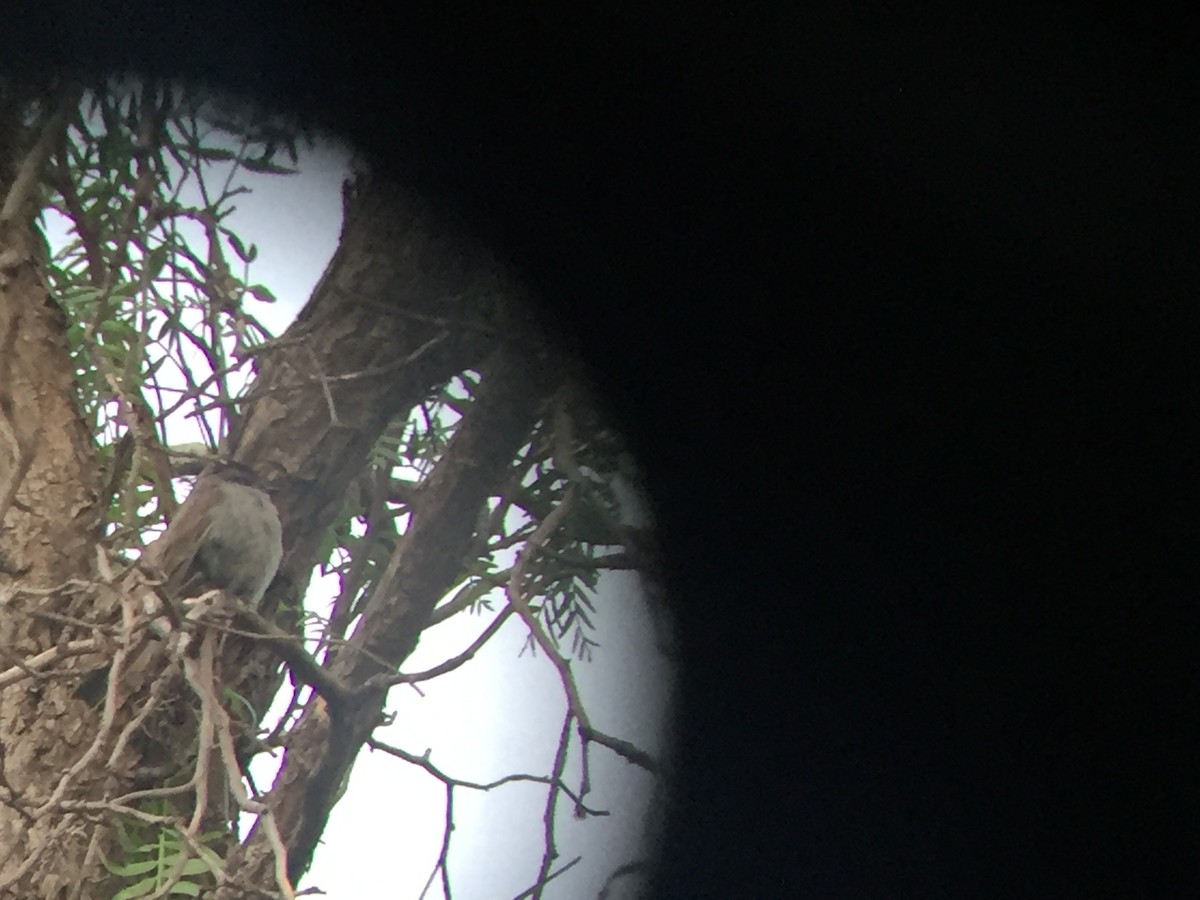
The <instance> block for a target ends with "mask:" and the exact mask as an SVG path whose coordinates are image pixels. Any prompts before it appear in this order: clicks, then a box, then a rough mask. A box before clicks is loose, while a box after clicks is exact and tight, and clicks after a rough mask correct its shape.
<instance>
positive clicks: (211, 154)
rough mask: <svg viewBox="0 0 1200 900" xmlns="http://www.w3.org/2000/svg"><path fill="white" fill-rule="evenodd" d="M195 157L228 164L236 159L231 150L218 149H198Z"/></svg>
mask: <svg viewBox="0 0 1200 900" xmlns="http://www.w3.org/2000/svg"><path fill="white" fill-rule="evenodd" d="M196 155H197V156H199V157H200V158H201V159H207V160H209V161H211V162H229V161H230V160H234V159H237V154H236V153H234V152H233V151H232V150H222V149H221V148H220V147H198V148H197V149H196Z"/></svg>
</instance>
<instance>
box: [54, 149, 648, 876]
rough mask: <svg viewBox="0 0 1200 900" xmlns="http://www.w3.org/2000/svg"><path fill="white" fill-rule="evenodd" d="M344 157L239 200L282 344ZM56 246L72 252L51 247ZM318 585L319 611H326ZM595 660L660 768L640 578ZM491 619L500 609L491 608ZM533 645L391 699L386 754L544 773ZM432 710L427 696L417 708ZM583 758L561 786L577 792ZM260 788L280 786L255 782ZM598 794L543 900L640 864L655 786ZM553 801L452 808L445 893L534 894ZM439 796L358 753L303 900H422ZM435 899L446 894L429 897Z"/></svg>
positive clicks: (549, 698) (610, 608)
mask: <svg viewBox="0 0 1200 900" xmlns="http://www.w3.org/2000/svg"><path fill="white" fill-rule="evenodd" d="M348 159H349V154H348V152H346V151H345V150H343V149H341V148H337V147H334V146H332V145H321V146H318V147H317V148H316V149H315V150H313V151H308V152H304V153H303V155H302V157H301V163H300V168H301V174H300V175H297V176H289V177H282V176H253V175H247V179H248V183H249V184H250V186H251V187H252V188H253V193H252V194H249V195H243V196H241V197H238V198H237V200H236V201H235V203H236V206H237V212H236V213H234V215H233V216H232V217H231V219H230V221H229V223H228V224H229V225H230V226H231V227H232V228H233V230H234V231H235V232H237V233H238V234H239V236H240V237H241V238H242V239H243V241H244V242H245V243H246V244H247V245H249V244H250V243H255V244H257V245H258V250H259V255H258V258H257V259H256V261H255V262H254V263H252V264H251V267H250V281H251V282H258V283H261V284H264V285H266V286H267V287H268V288H270V289H271V290H272V291H273V292H274V293H275V295H276V297H278V303H276V304H273V305H268V304H263V303H260V302H258V301H256V300H253V299H247V301H246V302H247V304H249V307H250V311H251V312H252V314H253V315H255V316H256V317H258V318H259V320H260V321H262V322H263V323H264V325H266V326H267V327H269V328H270V329H271V330H272V331H273V332H274V333H275V334H281V333H282V332H283V331H284V330H285V329H286V328H287V326H288V324H289V323H290V322H291V321H292V319H293V318H294V317H295V315H296V313H297V312H298V311H299V310H300V308H301V307H302V306H303V304H304V303H305V302H306V301H307V299H308V297H309V294H310V293H311V291H312V288H313V287H314V286H315V284H316V282H317V280H318V279H319V278H320V276H321V273H322V272H323V271H324V269H325V266H326V264H327V263H328V261H329V258H330V256H331V255H332V254H333V251H334V249H335V247H336V244H337V239H338V234H339V231H340V227H341V217H342V201H341V185H342V180H343V178H344V177H345V175H346V172H347V165H348ZM50 230H51V233H50V234H48V237H49V238H50V240H51V242H52V244H57V241H58V240H59V239H60V238H59V236H58V235H56V234H54V233H53V231H54V229H50ZM335 587H336V585H331V586H329V587H327V589H326V590H325V591H324V592H322V586H321V585H319V583H318V582H316V581H314V583H313V586H312V588H311V589H310V592H309V603H310V606H316V605H317V604H316V603H314V600H316V598H318V597H322V596H328V595H331V592H332V591H333V590H334V589H335ZM595 605H596V615H595V617H594V622H595V624H596V626H597V631H596V634H595V635H594V636H595V638H596V639H597V640H598V641H599V643H600V646H599V647H598V648H596V650H595V652H594V655H593V660H592V661H591V662H589V663H580V662H575V663H574V670H575V673H576V679H577V682H578V685H579V689H580V692H581V695H582V698H583V701H584V703H585V706H586V708H587V709H588V711H589V714H590V716H591V719H592V724H593V725H594V726H595V727H596V728H598V729H600V730H601V731H605V732H607V733H609V734H611V735H613V736H615V737H619V738H622V739H625V740H628V741H631V742H633V743H634V744H636V745H637V746H638V747H640V748H641V749H643V750H646V751H647V752H649V753H651V754H653V755H655V756H656V757H657V758H659V759H662V758H663V757H664V755H665V752H666V751H667V737H668V732H667V728H666V717H667V713H668V708H669V706H670V693H671V675H670V672H671V669H670V665H669V664H668V663H667V661H666V660H665V658H664V657H663V655H662V653H661V651H660V650H659V649H658V646H657V642H656V638H655V631H654V629H653V627H652V623H651V621H650V618H649V614H648V609H647V605H646V601H645V598H644V597H643V595H642V592H641V590H640V588H639V584H638V578H637V576H636V575H635V574H633V573H627V572H618V573H608V574H606V575H605V576H604V577H603V578H602V580H601V582H600V587H599V591H598V596H597V597H596V598H595ZM496 608H497V610H499V608H500V604H497V605H496ZM489 615H494V613H493V614H484V615H482V616H473V615H470V614H469V613H463V614H460V615H458V616H455V617H454V618H452V619H450V620H448V621H446V622H444V623H442V624H440V625H438V626H436V627H435V628H434V629H431V631H430V632H429V633H427V634H426V635H425V636H423V637H422V640H421V643H420V645H419V646H418V648H417V650H416V652H415V653H414V655H413V656H412V657H411V658H410V659H409V661H408V662H407V663H406V664H405V666H404V671H410V672H415V671H421V670H424V669H426V668H429V667H431V666H433V665H436V664H437V663H439V662H441V661H443V660H445V659H446V658H448V657H451V656H454V655H456V654H458V653H460V652H462V651H463V650H464V649H466V647H467V646H468V645H469V644H470V643H471V642H472V641H473V640H474V639H475V638H476V637H477V636H478V635H479V633H480V632H482V631H483V630H484V628H486V626H487V625H488V623H489V621H490V618H488V616H489ZM526 635H527V630H526V629H525V626H524V625H523V624H522V623H521V622H520V620H519V619H518V618H517V617H515V616H514V617H512V618H511V619H510V620H509V621H508V622H507V623H506V624H505V626H504V627H503V628H502V629H501V630H500V631H499V632H498V633H497V634H496V635H495V636H494V637H493V639H492V640H491V642H490V643H489V644H488V646H487V647H486V648H484V650H483V651H482V652H480V653H479V654H478V655H477V656H476V658H475V659H474V660H472V661H471V662H469V663H467V664H466V665H465V666H463V667H461V668H460V669H458V670H456V671H454V672H452V673H449V674H447V675H444V676H442V677H440V678H437V679H435V680H433V681H429V682H424V683H423V684H421V685H420V688H421V693H418V692H417V691H416V690H414V689H413V688H412V687H411V686H400V687H397V688H395V689H393V690H392V692H391V695H390V697H389V702H388V709H389V711H390V712H392V713H395V715H396V720H395V724H393V725H391V726H390V727H388V728H381V729H379V730H378V731H377V732H376V736H377V737H378V738H379V739H380V740H382V741H385V742H387V743H389V744H392V745H394V746H398V747H400V748H402V749H404V750H407V751H409V752H412V753H415V754H418V755H419V754H423V753H425V752H426V751H427V750H428V751H430V759H431V761H432V762H433V763H434V764H435V765H437V766H438V767H439V768H440V769H442V771H444V772H446V773H447V774H449V775H451V776H454V777H457V778H461V779H465V780H470V781H476V782H488V781H492V780H495V779H497V778H500V777H502V776H504V775H506V774H511V773H519V772H523V773H529V774H535V775H546V774H548V773H549V771H550V768H551V765H552V762H553V758H554V754H555V751H556V749H557V742H558V736H559V731H560V729H561V726H562V719H563V716H564V715H565V712H566V701H565V699H564V697H563V694H562V687H561V684H560V682H559V680H558V675H557V673H556V672H555V670H554V668H553V667H552V665H551V664H550V663H549V661H548V660H547V659H546V658H545V657H544V656H542V655H539V656H537V657H532V656H531V655H530V654H529V653H526V654H525V655H523V656H520V655H519V654H520V651H521V648H522V645H523V644H524V642H525V638H526ZM422 694H423V695H424V696H422ZM577 747H578V743H577V741H576V742H575V747H574V748H573V752H572V754H571V757H570V759H569V761H568V766H567V775H566V781H567V783H568V784H569V785H570V784H575V785H576V786H577V784H578V772H579V754H578V752H577ZM255 773H256V778H257V780H258V783H259V786H260V788H264V789H265V788H266V787H267V786H268V785H269V784H270V775H269V774H268V773H267V772H266V771H264V769H263V767H261V766H256V767H255ZM591 780H592V785H593V790H592V793H591V794H589V795H588V798H587V800H586V801H585V802H586V803H587V805H588V806H589V807H591V808H593V809H595V808H600V809H607V810H609V811H610V813H611V815H610V816H608V817H601V818H594V817H593V818H588V819H586V820H584V821H582V822H580V821H577V820H575V819H574V818H573V816H572V804H571V803H570V801H569V800H567V799H566V798H565V797H563V798H561V799H560V805H559V808H558V815H557V823H558V827H557V835H558V848H559V853H560V857H559V859H558V861H557V865H556V866H555V867H554V868H557V866H558V865H562V864H564V863H566V862H569V861H570V860H571V859H573V858H574V857H575V856H578V855H582V856H583V860H582V861H581V862H580V863H579V864H577V865H576V866H574V867H573V868H572V869H571V870H570V871H568V872H566V873H565V874H563V875H562V876H561V877H559V878H557V879H555V880H554V881H552V882H551V883H550V885H549V886H548V887H547V888H546V890H545V892H544V896H545V897H546V898H572V900H574V898H592V897H596V896H597V893H598V892H599V891H600V889H601V886H602V885H603V883H604V881H605V879H606V878H607V876H608V875H609V873H610V872H611V871H612V870H613V869H614V868H616V867H617V866H619V865H621V864H623V863H626V862H630V861H633V860H635V859H640V858H645V850H644V847H643V835H644V833H645V828H646V822H645V820H646V817H647V813H648V812H649V811H650V810H651V808H652V807H653V808H655V809H657V808H659V807H661V803H662V799H661V797H659V796H656V791H657V785H656V783H655V779H654V778H652V777H651V776H650V775H648V774H647V773H646V772H644V771H642V770H641V769H639V768H637V767H635V766H633V765H631V764H629V763H626V762H625V761H624V760H623V759H621V758H620V757H618V756H616V755H615V754H613V753H612V752H610V751H608V750H606V749H605V748H603V747H599V746H593V748H592V752H591ZM547 790H548V788H547V787H545V786H543V785H537V784H521V783H516V784H508V785H505V786H502V787H500V788H497V789H495V790H493V791H490V792H487V793H482V792H476V791H467V790H463V789H458V790H456V791H455V824H456V828H455V831H454V837H453V840H452V842H451V848H450V878H451V888H452V891H453V896H454V897H455V898H457V900H476V898H479V900H492V898H512V897H515V896H517V895H519V894H520V893H521V892H522V891H524V890H525V889H527V888H528V887H530V885H531V884H532V883H533V881H534V879H535V878H536V875H537V872H538V867H539V865H540V862H541V857H542V852H543V843H542V840H543V827H542V815H543V812H544V807H545V798H546V792H547ZM444 798H445V792H444V789H443V786H442V784H441V782H439V781H437V780H436V779H434V778H433V777H432V776H430V775H428V774H426V773H425V772H423V771H422V770H420V769H418V768H417V767H415V766H411V765H409V764H407V763H405V762H403V761H401V760H398V759H395V758H393V757H390V756H387V755H385V754H383V753H379V752H370V751H366V750H364V751H363V753H362V754H361V755H360V757H359V760H358V764H357V766H356V767H355V769H354V773H353V776H352V778H351V781H350V786H349V789H348V791H347V793H346V795H345V796H344V797H343V799H342V801H341V802H340V803H339V804H338V806H337V807H336V808H335V809H334V811H333V813H332V815H331V816H330V819H329V824H328V827H327V829H326V831H325V836H324V845H323V846H322V847H321V849H320V850H319V851H318V852H317V855H316V858H315V861H314V865H313V867H312V870H311V873H310V874H309V876H308V877H307V878H305V879H304V880H303V882H302V883H301V885H300V887H301V888H302V889H303V888H313V887H316V888H320V889H322V890H323V891H324V892H325V896H327V897H328V898H330V900H360V898H380V900H391V898H395V900H415V898H417V897H418V896H420V894H421V890H422V888H423V887H424V886H425V884H426V882H427V881H428V879H429V875H430V872H431V871H432V867H433V865H434V862H435V861H436V859H437V856H438V853H439V851H440V848H441V840H442V824H443V817H444ZM643 886H644V881H643V880H642V878H640V877H639V876H631V877H628V878H623V879H620V880H619V881H617V882H616V883H615V884H614V886H613V888H612V890H611V892H610V894H609V897H610V898H612V900H621V898H632V897H635V896H638V895H639V892H640V890H641V889H642V888H643ZM425 896H426V897H429V898H441V897H442V896H443V895H442V890H441V884H440V878H438V879H435V880H434V884H433V886H432V887H431V888H430V890H429V892H428V893H427V894H426V895H425Z"/></svg>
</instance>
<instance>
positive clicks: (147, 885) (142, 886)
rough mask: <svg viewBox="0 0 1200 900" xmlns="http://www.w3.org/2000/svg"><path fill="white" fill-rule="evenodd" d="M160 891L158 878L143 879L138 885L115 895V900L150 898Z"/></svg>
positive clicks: (123, 889) (133, 885)
mask: <svg viewBox="0 0 1200 900" xmlns="http://www.w3.org/2000/svg"><path fill="white" fill-rule="evenodd" d="M156 890H158V879H157V878H143V879H142V880H141V881H139V882H138V883H137V884H131V885H130V886H129V887H127V888H122V889H121V890H119V891H117V892H116V893H115V894H113V900H134V898H136V897H149V896H150V895H151V894H153V893H154V892H155V891H156Z"/></svg>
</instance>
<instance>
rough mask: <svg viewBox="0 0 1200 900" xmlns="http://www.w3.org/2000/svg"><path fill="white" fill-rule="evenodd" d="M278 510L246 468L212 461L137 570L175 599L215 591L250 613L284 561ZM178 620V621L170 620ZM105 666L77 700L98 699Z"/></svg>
mask: <svg viewBox="0 0 1200 900" xmlns="http://www.w3.org/2000/svg"><path fill="white" fill-rule="evenodd" d="M282 536H283V529H282V527H281V525H280V522H279V512H278V510H276V509H275V504H274V503H272V502H271V498H270V497H269V496H267V492H266V491H265V490H264V486H263V483H262V481H261V480H260V479H259V478H258V476H257V475H256V474H255V473H254V471H253V470H252V469H250V468H249V467H248V466H245V465H243V464H241V463H236V462H215V463H212V464H211V465H209V466H208V467H207V468H206V469H205V470H204V471H203V472H201V473H200V475H199V477H197V479H196V484H195V486H194V487H193V488H192V492H191V493H190V494H188V495H187V498H186V499H185V500H184V501H183V503H181V504H180V506H179V509H177V510H176V511H175V516H174V517H173V518H172V519H171V523H170V524H169V525H168V526H167V530H166V531H165V532H163V535H162V537H160V538H159V539H158V540H157V541H155V542H154V543H153V544H151V545H150V546H149V547H148V548H146V552H145V553H144V554H143V556H142V560H141V562H140V564H139V565H140V567H141V568H142V569H143V570H145V571H146V573H147V574H149V575H151V576H153V577H159V576H161V577H162V579H163V582H162V585H161V587H160V588H159V590H160V591H161V592H162V593H163V595H164V596H165V597H166V598H167V601H168V603H171V604H173V608H174V609H176V610H178V604H179V602H180V601H182V600H185V599H188V598H192V597H197V596H199V595H200V594H203V593H205V592H206V591H209V590H212V589H214V588H219V589H220V590H221V591H223V592H224V593H225V594H226V595H227V596H229V597H231V598H233V599H234V600H235V601H236V602H237V603H238V604H240V605H242V606H243V607H245V608H247V609H251V610H257V609H258V606H259V604H260V603H261V602H262V598H263V595H264V594H265V593H266V591H267V587H268V585H270V583H271V580H272V579H273V578H274V577H275V572H276V570H278V568H279V560H280V559H281V557H282V556H283V541H282ZM171 618H172V619H174V620H175V621H176V622H178V616H177V615H172V616H171ZM107 680H108V667H105V668H103V669H98V670H95V671H93V672H91V673H89V674H88V675H87V676H85V677H84V679H83V681H82V683H81V684H80V686H79V688H77V689H76V691H75V694H76V696H78V697H80V698H81V699H83V700H84V701H86V702H87V703H88V704H89V705H90V704H94V703H95V702H96V701H97V700H99V698H100V697H102V696H103V694H104V687H105V684H106V683H107Z"/></svg>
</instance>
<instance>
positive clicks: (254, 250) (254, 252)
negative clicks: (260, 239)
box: [222, 229, 258, 263]
mask: <svg viewBox="0 0 1200 900" xmlns="http://www.w3.org/2000/svg"><path fill="white" fill-rule="evenodd" d="M222 231H224V232H225V237H227V238H229V245H230V246H231V247H233V252H234V253H236V254H237V256H238V259H240V260H241V261H242V262H244V263H252V262H254V260H255V258H256V257H257V256H258V247H257V246H256V245H254V244H251V245H250V249H249V250H247V249H246V245H245V244H243V243H242V239H241V238H239V237H238V236H237V235H236V234H234V233H233V232H232V231H229V230H228V229H222Z"/></svg>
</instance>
